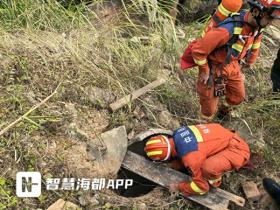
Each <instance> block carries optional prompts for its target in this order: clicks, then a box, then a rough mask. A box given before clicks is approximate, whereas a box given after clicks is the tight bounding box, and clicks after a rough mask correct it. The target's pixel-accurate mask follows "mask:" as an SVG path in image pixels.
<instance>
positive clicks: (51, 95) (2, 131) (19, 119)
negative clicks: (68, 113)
mask: <svg viewBox="0 0 280 210" xmlns="http://www.w3.org/2000/svg"><path fill="white" fill-rule="evenodd" d="M60 85H61V83H59V84H58V86H57V87H56V88H55V90H54V91H53V92H52V94H50V95H49V96H48V97H46V98H45V99H44V100H43V101H41V102H40V103H38V104H36V105H35V106H33V107H32V108H31V109H29V110H28V111H27V112H26V113H25V114H24V115H22V116H21V117H19V118H18V119H16V120H15V121H14V122H12V123H11V124H9V125H8V126H7V127H5V128H4V129H3V130H1V131H0V136H2V135H3V134H4V133H6V132H7V131H8V130H9V129H11V128H12V127H14V126H15V125H16V124H18V123H19V122H20V121H22V120H23V119H26V117H27V116H28V115H29V114H30V113H31V112H33V111H34V110H36V109H38V108H39V107H40V106H42V105H43V104H44V103H46V102H47V101H48V100H49V99H50V98H51V97H53V96H54V94H55V93H56V92H57V90H58V88H59V87H60Z"/></svg>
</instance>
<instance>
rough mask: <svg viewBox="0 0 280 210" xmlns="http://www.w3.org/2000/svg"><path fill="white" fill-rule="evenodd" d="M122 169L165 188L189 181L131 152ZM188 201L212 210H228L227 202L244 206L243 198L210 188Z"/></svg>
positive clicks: (185, 176) (177, 172)
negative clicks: (203, 193) (172, 184)
mask: <svg viewBox="0 0 280 210" xmlns="http://www.w3.org/2000/svg"><path fill="white" fill-rule="evenodd" d="M122 167H123V168H126V169H128V170H130V171H132V172H134V173H136V174H138V175H140V176H143V177H145V178H146V179H148V180H150V181H153V182H155V183H157V184H159V185H161V186H163V187H166V188H167V187H168V186H169V185H170V184H171V183H178V182H182V181H187V182H189V181H191V177H190V176H187V175H186V174H184V173H181V172H179V171H176V170H174V169H171V168H168V167H166V166H162V165H161V164H160V163H158V164H157V163H154V162H152V161H150V160H148V159H146V158H145V157H143V156H140V155H138V154H136V153H133V152H131V151H127V153H126V156H125V158H124V161H123V163H122ZM188 199H190V200H192V201H195V202H197V203H199V204H201V205H203V206H205V207H208V208H209V209H213V210H226V209H228V204H229V201H232V202H234V203H235V204H236V205H238V206H244V204H245V199H244V198H242V197H239V196H237V195H234V194H232V193H230V192H226V191H224V190H221V189H218V188H217V189H213V188H211V190H210V191H209V192H208V193H207V194H205V195H203V196H190V197H188Z"/></svg>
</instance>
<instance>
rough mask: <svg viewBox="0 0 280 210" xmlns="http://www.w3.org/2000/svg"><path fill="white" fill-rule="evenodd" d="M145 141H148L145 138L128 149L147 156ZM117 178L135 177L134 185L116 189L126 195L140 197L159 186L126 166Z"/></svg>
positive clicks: (118, 192)
mask: <svg viewBox="0 0 280 210" xmlns="http://www.w3.org/2000/svg"><path fill="white" fill-rule="evenodd" d="M145 143H146V141H145V140H144V141H139V142H135V143H133V144H131V145H130V146H129V147H128V150H130V151H132V152H135V153H137V154H139V155H142V156H145V155H146V154H145V152H144V146H145ZM117 178H118V179H133V185H132V186H131V187H129V188H128V189H124V187H122V188H119V189H117V190H116V193H117V194H119V195H121V196H124V197H139V196H142V195H145V194H147V193H149V192H150V191H152V190H153V189H154V188H155V187H156V186H157V184H156V183H154V182H152V181H150V180H148V179H146V178H144V177H142V176H139V175H138V174H136V173H133V172H132V171H129V170H127V169H124V168H121V169H120V170H119V172H118V177H117Z"/></svg>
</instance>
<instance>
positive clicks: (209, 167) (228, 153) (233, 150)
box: [201, 134, 250, 187]
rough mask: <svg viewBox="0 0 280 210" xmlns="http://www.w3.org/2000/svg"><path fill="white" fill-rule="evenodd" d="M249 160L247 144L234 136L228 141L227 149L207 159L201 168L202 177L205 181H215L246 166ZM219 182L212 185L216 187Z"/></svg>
mask: <svg viewBox="0 0 280 210" xmlns="http://www.w3.org/2000/svg"><path fill="white" fill-rule="evenodd" d="M249 158H250V150H249V147H248V144H247V143H246V142H245V141H244V140H243V139H241V138H240V137H239V135H237V134H235V135H234V137H233V138H232V139H230V141H229V145H228V147H227V148H225V149H224V150H222V151H221V152H219V153H217V154H215V155H213V156H210V157H209V158H207V159H206V160H205V161H204V162H203V164H202V166H201V171H202V176H203V177H204V178H205V179H207V180H215V179H219V178H221V176H222V175H223V174H224V173H225V172H227V171H231V170H234V169H236V170H238V169H240V168H241V167H242V166H244V165H245V164H246V162H247V161H248V160H249ZM220 183H221V182H217V183H214V185H213V186H215V187H218V186H219V184H220ZM210 184H211V183H210Z"/></svg>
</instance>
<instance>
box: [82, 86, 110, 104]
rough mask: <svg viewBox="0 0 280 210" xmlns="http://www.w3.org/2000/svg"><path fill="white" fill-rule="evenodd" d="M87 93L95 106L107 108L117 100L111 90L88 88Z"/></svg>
mask: <svg viewBox="0 0 280 210" xmlns="http://www.w3.org/2000/svg"><path fill="white" fill-rule="evenodd" d="M85 92H86V94H87V96H88V98H89V100H90V101H91V102H92V103H93V104H94V105H97V106H100V107H102V108H104V107H106V106H107V105H108V104H110V103H112V102H113V101H114V100H115V97H114V96H113V94H112V93H111V92H110V91H109V90H104V89H101V88H98V87H94V86H93V87H87V88H86V89H85Z"/></svg>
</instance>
